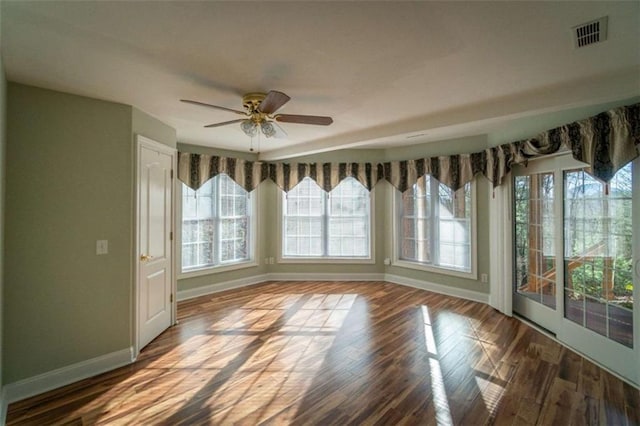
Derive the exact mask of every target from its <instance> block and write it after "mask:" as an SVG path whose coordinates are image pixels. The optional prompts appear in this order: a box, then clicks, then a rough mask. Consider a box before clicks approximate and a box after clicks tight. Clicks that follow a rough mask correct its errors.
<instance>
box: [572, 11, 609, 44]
mask: <svg viewBox="0 0 640 426" xmlns="http://www.w3.org/2000/svg"><path fill="white" fill-rule="evenodd" d="M606 39H607V17H606V16H603V17H602V18H600V19H596V20H595V21H591V22H587V23H586V24H581V25H578V26H576V27H573V41H574V45H575V47H576V49H578V48H580V47H585V46H588V45H590V44H594V43H600V42H601V41H605V40H606Z"/></svg>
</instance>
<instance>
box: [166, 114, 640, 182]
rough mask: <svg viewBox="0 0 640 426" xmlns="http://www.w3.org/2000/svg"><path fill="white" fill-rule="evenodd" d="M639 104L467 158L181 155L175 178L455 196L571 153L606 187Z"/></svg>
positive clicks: (630, 155) (621, 161)
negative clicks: (441, 190)
mask: <svg viewBox="0 0 640 426" xmlns="http://www.w3.org/2000/svg"><path fill="white" fill-rule="evenodd" d="M639 146H640V104H634V105H629V106H624V107H620V108H616V109H613V110H610V111H606V112H603V113H600V114H598V115H596V116H594V117H591V118H587V119H585V120H580V121H576V122H573V123H570V124H566V125H564V126H560V127H557V128H555V129H551V130H548V131H546V132H544V133H542V134H540V135H539V136H538V137H536V138H531V139H526V140H522V141H517V142H513V143H509V144H504V145H499V146H497V147H493V148H488V149H485V150H483V151H480V152H475V153H471V154H459V155H450V156H441V157H427V158H420V159H414V160H404V161H390V162H385V163H323V164H316V163H268V162H260V161H247V160H242V159H237V158H229V157H218V156H214V155H207V154H191V153H187V152H180V153H179V155H178V178H179V179H180V180H181V181H183V182H184V183H185V184H187V185H188V186H189V187H191V188H193V189H198V188H199V187H200V186H201V185H202V184H204V183H205V182H206V181H208V180H209V179H211V178H212V177H214V176H216V175H218V174H220V173H226V174H227V175H228V176H229V177H231V178H232V179H233V180H234V181H235V182H237V183H238V184H239V185H240V186H242V187H243V188H244V189H246V190H247V191H252V190H253V189H255V188H256V187H257V186H258V185H259V184H260V183H261V182H262V181H264V180H266V179H271V180H272V181H274V182H275V183H276V184H277V185H278V186H279V187H280V188H281V189H282V190H284V191H285V192H286V191H289V190H290V189H292V188H293V187H294V186H296V185H297V184H298V183H299V182H300V181H301V180H302V179H304V178H305V177H310V178H311V179H313V180H314V181H316V182H317V183H318V185H319V186H320V187H321V188H323V189H324V190H325V191H331V190H332V189H333V188H335V187H336V186H337V185H338V184H339V183H340V182H341V181H342V180H343V179H345V178H347V177H353V178H355V179H357V180H358V181H359V182H360V183H362V185H364V186H365V187H366V188H367V189H368V190H371V189H372V188H373V187H374V186H375V184H376V183H377V182H378V181H380V180H387V181H388V182H390V183H391V184H392V185H393V186H394V187H395V188H397V189H398V190H399V191H401V192H404V191H406V190H407V189H408V188H410V187H411V186H412V185H413V184H414V183H416V181H417V180H418V179H419V178H420V177H421V176H423V175H425V174H428V175H431V176H433V177H434V178H436V179H437V180H438V181H440V182H442V183H443V184H445V185H447V186H448V187H450V188H451V189H453V190H454V191H455V190H457V189H459V188H461V187H463V186H464V185H465V184H466V183H468V182H470V181H472V180H473V179H474V177H475V176H476V175H478V174H480V173H481V174H483V175H484V176H486V177H487V179H489V180H490V181H491V182H492V183H493V186H494V187H495V186H498V185H500V184H502V182H503V180H504V178H505V176H506V175H507V174H509V172H510V171H511V168H512V167H513V165H514V164H526V162H527V161H528V160H529V159H532V158H536V157H541V156H544V155H549V154H553V153H555V152H558V151H562V150H570V151H571V153H572V154H573V157H574V158H575V159H576V160H579V161H582V162H584V163H586V164H588V165H589V166H588V168H587V171H588V172H589V173H590V174H591V175H593V176H594V177H596V178H597V179H600V180H602V181H603V182H608V181H609V180H610V179H611V178H612V177H613V175H615V173H616V172H617V171H618V170H619V169H620V168H622V167H623V166H624V165H626V164H627V163H629V162H630V161H632V160H633V159H634V158H636V157H637V156H638V149H639Z"/></svg>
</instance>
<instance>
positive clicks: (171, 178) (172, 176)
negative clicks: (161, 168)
mask: <svg viewBox="0 0 640 426" xmlns="http://www.w3.org/2000/svg"><path fill="white" fill-rule="evenodd" d="M171 179H173V169H171Z"/></svg>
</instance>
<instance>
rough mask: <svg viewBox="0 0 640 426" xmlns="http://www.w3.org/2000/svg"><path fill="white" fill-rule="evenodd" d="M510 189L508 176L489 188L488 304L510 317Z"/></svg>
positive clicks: (511, 221)
mask: <svg viewBox="0 0 640 426" xmlns="http://www.w3.org/2000/svg"><path fill="white" fill-rule="evenodd" d="M511 191H512V183H511V180H510V179H506V182H503V184H502V185H500V186H497V187H496V188H494V189H493V191H489V197H490V199H489V235H490V238H489V251H490V252H491V259H490V274H489V278H490V279H489V305H490V306H491V307H493V308H494V309H497V310H498V311H499V312H502V313H503V314H505V315H507V316H513V294H512V290H511V285H512V274H513V270H512V265H511V263H512V257H513V254H512V253H513V244H512V241H511V238H512V232H511V229H513V219H512V212H511Z"/></svg>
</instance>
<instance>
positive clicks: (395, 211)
mask: <svg viewBox="0 0 640 426" xmlns="http://www.w3.org/2000/svg"><path fill="white" fill-rule="evenodd" d="M391 191H392V192H393V201H392V203H391V205H390V208H391V215H392V217H393V220H392V227H393V230H392V236H393V238H392V239H393V249H392V254H393V255H392V259H391V265H392V266H397V267H399V268H407V269H416V270H419V271H425V272H434V273H437V274H442V275H449V276H452V277H459V278H467V279H471V280H477V279H478V226H477V224H478V201H477V199H478V194H477V193H478V191H477V184H476V179H474V180H472V181H471V271H470V272H465V271H460V270H458V269H453V268H447V267H446V266H436V265H427V264H424V263H420V262H413V261H410V260H406V259H401V258H400V247H399V246H398V240H399V236H398V225H399V220H400V214H399V213H400V212H399V210H400V209H399V208H398V206H399V205H400V203H401V202H402V193H401V192H400V191H398V190H397V189H395V188H393V187H391Z"/></svg>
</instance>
